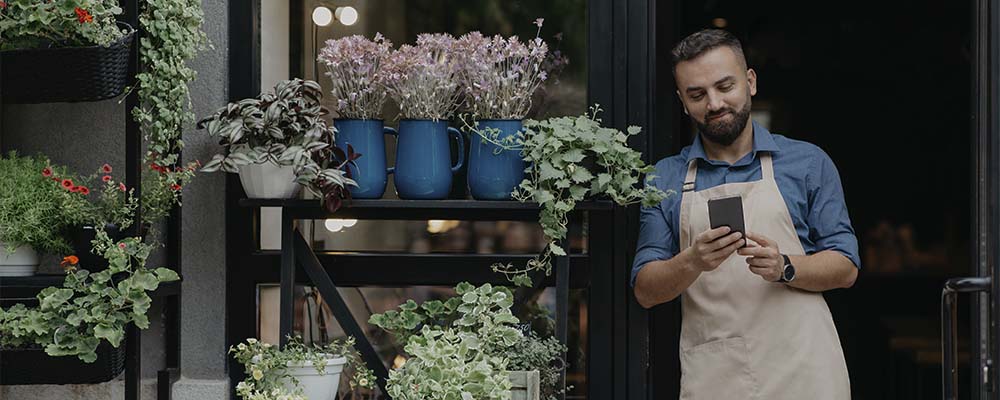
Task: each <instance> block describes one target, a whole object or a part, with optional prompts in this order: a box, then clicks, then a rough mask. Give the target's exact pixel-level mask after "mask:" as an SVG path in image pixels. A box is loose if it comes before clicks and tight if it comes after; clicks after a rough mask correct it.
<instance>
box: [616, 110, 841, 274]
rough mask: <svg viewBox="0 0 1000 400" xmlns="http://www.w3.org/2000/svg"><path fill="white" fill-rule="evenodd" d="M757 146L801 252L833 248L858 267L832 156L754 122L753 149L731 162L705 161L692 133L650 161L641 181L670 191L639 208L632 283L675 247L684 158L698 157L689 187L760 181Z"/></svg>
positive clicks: (700, 147)
mask: <svg viewBox="0 0 1000 400" xmlns="http://www.w3.org/2000/svg"><path fill="white" fill-rule="evenodd" d="M761 151H767V152H770V153H771V159H772V160H773V165H774V179H775V181H776V182H777V184H778V190H779V191H780V192H781V197H783V198H784V199H785V204H786V205H787V206H788V213H789V214H791V217H792V223H793V224H794V225H795V231H796V232H797V233H798V235H799V241H800V242H802V247H803V248H804V249H805V251H806V254H813V253H817V252H820V251H823V250H835V251H837V252H840V253H841V254H843V255H844V256H846V257H847V258H848V259H850V260H851V262H853V263H854V265H855V266H857V267H859V268H860V267H861V259H860V258H859V256H858V239H857V237H856V236H855V234H854V228H853V227H851V218H850V217H849V216H848V215H847V205H846V203H845V202H844V189H843V187H842V186H841V184H840V174H839V173H838V172H837V167H836V166H834V165H833V160H831V159H830V156H828V155H827V154H826V152H824V151H823V150H822V149H820V148H819V147H817V146H815V145H813V144H810V143H806V142H803V141H799V140H794V139H789V138H786V137H784V136H781V135H773V134H771V132H768V131H767V129H765V128H764V127H762V126H760V125H758V124H757V123H756V122H754V123H753V151H751V152H750V153H749V154H747V155H746V156H745V157H743V158H742V159H740V160H739V161H737V162H736V163H734V164H732V165H730V164H729V163H727V162H724V161H713V160H709V159H708V157H707V156H706V155H705V149H704V148H703V147H702V145H701V139H700V138H699V137H698V136H697V135H696V136H695V139H694V143H692V144H691V145H690V146H687V147H685V148H684V149H682V150H681V152H680V154H677V155H675V156H672V157H667V158H664V159H663V160H660V162H658V163H656V172H655V174H656V177H655V178H653V179H651V180H650V181H649V182H648V183H647V184H652V185H656V187H657V188H659V189H661V190H664V191H667V190H673V191H674V192H675V193H674V194H673V195H672V196H669V197H667V198H666V199H665V200H663V201H662V202H660V204H658V205H656V206H654V207H643V208H642V214H641V215H640V217H639V218H640V219H639V243H638V246H637V249H636V254H635V261H634V262H633V263H632V285H633V286H634V285H635V277H636V276H637V275H638V274H639V270H641V269H642V267H643V266H645V265H646V263H648V262H651V261H658V260H667V259H670V258H671V257H673V256H674V255H676V254H677V253H678V252H679V251H680V230H679V229H678V227H679V226H680V209H681V185H682V183H683V182H684V177H685V174H686V173H687V163H688V161H690V160H692V159H697V160H698V176H697V179H696V180H695V190H704V189H708V188H711V187H715V186H718V185H722V184H725V183H735V182H750V181H756V180H760V179H761V170H760V159H759V158H758V157H757V153H758V152H761Z"/></svg>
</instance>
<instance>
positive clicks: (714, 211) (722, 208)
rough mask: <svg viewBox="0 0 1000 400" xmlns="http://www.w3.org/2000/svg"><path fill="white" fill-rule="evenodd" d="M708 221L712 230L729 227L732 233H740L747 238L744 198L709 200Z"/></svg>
mask: <svg viewBox="0 0 1000 400" xmlns="http://www.w3.org/2000/svg"><path fill="white" fill-rule="evenodd" d="M708 219H709V222H710V223H711V224H712V229H715V228H718V227H720V226H728V227H729V229H731V231H730V233H732V232H739V233H741V234H742V235H743V238H744V239H745V238H746V237H747V232H746V226H745V225H744V223H743V198H742V197H740V196H733V197H723V198H718V199H712V200H709V201H708ZM744 243H746V242H745V241H744Z"/></svg>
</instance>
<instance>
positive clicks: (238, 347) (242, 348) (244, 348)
mask: <svg viewBox="0 0 1000 400" xmlns="http://www.w3.org/2000/svg"><path fill="white" fill-rule="evenodd" d="M236 348H237V349H240V351H243V350H246V349H247V345H245V344H243V343H240V344H239V345H237V346H236Z"/></svg>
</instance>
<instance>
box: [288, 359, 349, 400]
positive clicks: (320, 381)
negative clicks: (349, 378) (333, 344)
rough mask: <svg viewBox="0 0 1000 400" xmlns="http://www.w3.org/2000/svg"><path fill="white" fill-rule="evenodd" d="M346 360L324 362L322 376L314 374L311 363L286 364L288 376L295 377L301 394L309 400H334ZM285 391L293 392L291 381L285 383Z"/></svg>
mask: <svg viewBox="0 0 1000 400" xmlns="http://www.w3.org/2000/svg"><path fill="white" fill-rule="evenodd" d="M344 364H347V359H346V358H344V357H339V358H330V359H327V360H326V368H324V370H323V374H320V373H319V372H316V367H315V366H313V364H312V363H311V362H306V363H305V364H293V363H288V375H290V376H293V377H295V379H298V381H299V387H300V388H302V394H304V395H305V396H306V398H307V399H309V400H336V399H337V388H338V387H339V386H340V373H341V372H342V371H343V370H344ZM285 389H287V390H289V391H293V390H295V386H294V384H293V383H292V381H291V379H289V380H288V381H286V382H285Z"/></svg>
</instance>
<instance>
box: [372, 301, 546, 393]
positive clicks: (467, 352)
mask: <svg viewBox="0 0 1000 400" xmlns="http://www.w3.org/2000/svg"><path fill="white" fill-rule="evenodd" d="M455 292H456V294H457V296H456V297H452V298H450V299H448V300H446V301H443V302H442V301H439V300H432V301H428V302H425V303H423V304H417V303H416V302H414V301H413V300H409V301H407V302H406V303H404V304H402V305H400V306H399V310H398V311H397V310H390V311H386V312H384V313H382V314H375V315H372V317H371V318H370V319H369V323H371V324H373V325H376V326H378V327H380V328H382V329H385V330H386V331H388V332H389V333H391V334H392V335H393V336H394V337H395V338H396V341H397V342H398V343H402V344H403V345H404V350H405V351H406V353H407V354H408V355H409V358H408V359H407V361H406V363H405V364H404V365H403V366H402V367H401V368H399V369H395V370H392V371H389V380H388V382H387V385H386V390H387V391H388V392H389V395H390V396H392V398H393V399H409V400H432V399H442V400H444V399H465V398H475V399H508V398H510V396H511V391H512V390H520V391H523V392H525V393H538V392H539V380H538V379H526V378H525V377H528V376H537V373H538V372H537V370H532V371H512V370H511V369H512V368H529V367H530V368H536V367H539V366H541V365H543V364H544V365H553V363H554V362H555V361H556V360H557V359H559V358H560V357H561V355H562V354H561V353H560V354H552V353H542V352H537V350H538V349H537V347H529V346H527V345H523V343H524V342H525V340H526V336H525V335H523V334H522V332H521V331H520V330H519V329H518V328H517V327H516V324H517V323H518V319H517V317H515V316H514V315H513V314H512V313H511V310H510V308H511V306H512V305H513V304H514V297H513V294H512V293H511V291H510V290H509V289H507V288H505V287H502V286H492V285H490V284H484V285H482V286H479V287H474V286H473V285H471V284H469V283H461V284H459V285H457V286H456V287H455ZM528 338H529V339H530V338H537V337H536V336H533V335H532V336H528ZM531 340H537V339H531ZM556 343H558V341H556ZM543 346H545V345H543ZM558 349H560V348H557V350H558ZM519 351H520V352H525V351H531V353H530V354H529V353H525V354H523V355H522V356H518V355H517V354H515V353H516V352H519ZM519 357H520V358H519ZM559 365H564V363H563V364H559ZM557 368H559V367H558V365H557ZM558 373H559V370H557V371H556V374H558ZM512 376H521V377H522V378H521V379H519V380H520V381H521V382H530V383H531V386H530V387H523V383H522V387H519V388H515V387H514V386H513V383H512V379H511V378H512ZM552 390H557V389H555V388H553V389H552Z"/></svg>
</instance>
